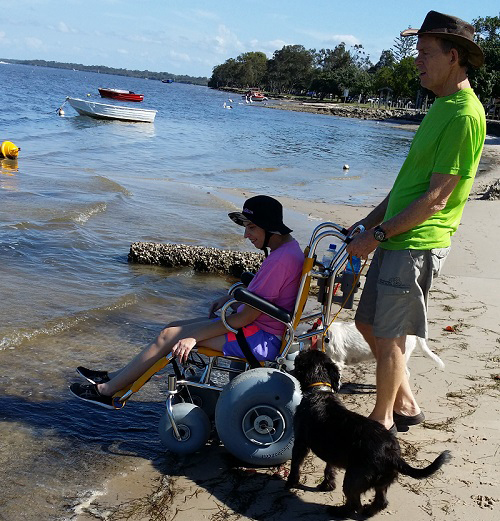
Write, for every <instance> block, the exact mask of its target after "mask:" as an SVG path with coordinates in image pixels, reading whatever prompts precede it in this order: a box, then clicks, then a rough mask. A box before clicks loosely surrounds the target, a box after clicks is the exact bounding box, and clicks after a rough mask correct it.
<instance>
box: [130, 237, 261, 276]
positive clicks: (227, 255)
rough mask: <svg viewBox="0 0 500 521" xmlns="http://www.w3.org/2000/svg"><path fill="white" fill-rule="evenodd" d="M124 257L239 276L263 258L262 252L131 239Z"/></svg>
mask: <svg viewBox="0 0 500 521" xmlns="http://www.w3.org/2000/svg"><path fill="white" fill-rule="evenodd" d="M128 260H129V262H136V263H138V264H154V265H157V266H166V267H169V268H173V267H189V268H193V269H194V270H196V271H200V272H209V273H221V274H226V275H233V276H235V277H240V276H241V274H242V273H243V272H244V271H251V272H256V271H257V270H258V269H259V267H260V265H261V264H262V261H263V260H264V255H263V254H260V253H252V252H241V251H231V250H220V249H218V248H206V247H204V246H188V245H186V244H159V243H152V242H134V243H133V244H132V245H131V246H130V252H129V254H128Z"/></svg>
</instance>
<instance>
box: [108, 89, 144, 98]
mask: <svg viewBox="0 0 500 521" xmlns="http://www.w3.org/2000/svg"><path fill="white" fill-rule="evenodd" d="M98 91H99V94H100V95H101V98H111V99H117V100H120V101H142V100H143V99H144V95H143V94H136V93H135V92H132V91H131V90H121V89H105V88H103V87H99V88H98Z"/></svg>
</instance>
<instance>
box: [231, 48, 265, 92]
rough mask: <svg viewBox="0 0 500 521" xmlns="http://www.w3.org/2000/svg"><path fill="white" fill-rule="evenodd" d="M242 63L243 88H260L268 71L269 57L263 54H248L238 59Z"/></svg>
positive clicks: (240, 80)
mask: <svg viewBox="0 0 500 521" xmlns="http://www.w3.org/2000/svg"><path fill="white" fill-rule="evenodd" d="M237 61H238V62H239V63H240V70H239V74H240V77H239V83H240V86H242V87H260V85H261V83H262V80H263V79H264V76H265V75H266V71H267V57H266V55H265V54H264V53H263V52H246V53H243V54H240V55H239V56H238V58H237Z"/></svg>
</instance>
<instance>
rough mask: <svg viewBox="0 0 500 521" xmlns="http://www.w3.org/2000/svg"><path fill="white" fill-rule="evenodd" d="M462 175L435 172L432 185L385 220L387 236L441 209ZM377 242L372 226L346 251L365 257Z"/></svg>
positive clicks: (403, 230) (355, 239)
mask: <svg viewBox="0 0 500 521" xmlns="http://www.w3.org/2000/svg"><path fill="white" fill-rule="evenodd" d="M460 179H461V178H460V176H458V175H451V174H437V173H434V174H432V177H431V181H430V185H429V189H428V190H427V191H426V192H425V193H424V194H422V195H421V196H420V197H419V198H418V199H415V201H413V202H412V203H411V204H410V205H409V206H407V207H406V208H405V209H404V210H402V211H401V212H400V213H398V214H397V215H395V216H394V217H392V218H391V219H389V220H387V221H385V222H384V223H383V224H382V228H383V230H384V231H385V233H386V235H387V237H395V236H396V235H399V234H401V233H404V232H406V231H408V230H411V229H412V228H413V227H415V226H417V225H418V224H421V223H423V222H424V221H426V220H427V219H428V218H429V217H431V216H432V215H434V214H435V213H437V212H439V211H440V210H442V209H443V208H444V207H445V206H446V203H447V202H448V199H449V197H450V195H451V194H452V192H453V190H454V189H455V187H456V186H457V184H458V182H459V181H460ZM386 199H388V198H386ZM386 199H384V201H386ZM381 204H382V203H381ZM379 206H380V205H379ZM377 209H378V207H377V208H375V210H377ZM375 210H374V211H373V212H372V214H373V213H374V212H375ZM370 216H371V214H370V215H369V216H368V217H367V223H369V224H370V225H372V224H373V222H374V221H368V218H369V217H370ZM362 224H363V223H362ZM378 244H379V243H378V241H376V240H375V238H374V237H373V229H372V228H370V229H367V230H366V231H365V232H363V233H360V234H359V235H357V236H356V237H355V238H354V239H353V240H352V242H350V243H349V245H348V246H347V251H348V252H349V253H350V254H352V255H356V256H357V257H363V258H366V257H367V256H368V254H369V253H371V252H372V251H373V250H374V249H375V248H376V247H377V246H378Z"/></svg>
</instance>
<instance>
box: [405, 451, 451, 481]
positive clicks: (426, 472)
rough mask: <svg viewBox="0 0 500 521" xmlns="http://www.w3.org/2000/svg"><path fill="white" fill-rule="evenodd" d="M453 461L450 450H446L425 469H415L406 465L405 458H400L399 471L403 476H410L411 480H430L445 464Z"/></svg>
mask: <svg viewBox="0 0 500 521" xmlns="http://www.w3.org/2000/svg"><path fill="white" fill-rule="evenodd" d="M450 460H451V452H450V451H449V450H445V451H443V452H441V454H440V455H439V456H438V457H437V458H436V459H435V460H434V461H433V462H432V463H431V464H430V465H428V466H427V467H424V468H423V469H416V468H415V467H411V466H410V465H408V463H406V461H405V460H404V459H403V458H400V460H399V463H398V470H399V472H401V474H404V475H405V476H410V477H411V478H416V479H423V478H428V477H429V476H431V475H432V474H434V472H436V471H437V470H439V469H440V468H441V467H442V466H443V465H444V464H445V463H448V462H449V461H450Z"/></svg>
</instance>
